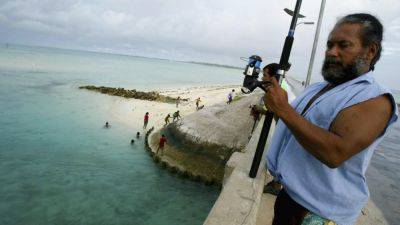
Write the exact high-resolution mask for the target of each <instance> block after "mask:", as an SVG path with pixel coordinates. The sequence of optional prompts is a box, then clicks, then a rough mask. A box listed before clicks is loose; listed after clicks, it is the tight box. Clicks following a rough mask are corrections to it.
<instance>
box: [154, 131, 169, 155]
mask: <svg viewBox="0 0 400 225" xmlns="http://www.w3.org/2000/svg"><path fill="white" fill-rule="evenodd" d="M165 143H167V137H165V135H164V134H163V135H161V138H160V142H158V149H157V152H156V154H158V151H159V150H160V149H161V155H162V154H163V151H164V145H165Z"/></svg>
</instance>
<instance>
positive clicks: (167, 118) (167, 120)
mask: <svg viewBox="0 0 400 225" xmlns="http://www.w3.org/2000/svg"><path fill="white" fill-rule="evenodd" d="M170 117H171V115H169V113H168V115H167V116H166V117H165V118H164V121H165V124H164V126H167V125H168V124H169V118H170Z"/></svg>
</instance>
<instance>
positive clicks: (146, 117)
mask: <svg viewBox="0 0 400 225" xmlns="http://www.w3.org/2000/svg"><path fill="white" fill-rule="evenodd" d="M147 123H149V112H146V114H144V125H143V129H146V128H147Z"/></svg>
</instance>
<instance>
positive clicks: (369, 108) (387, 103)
mask: <svg viewBox="0 0 400 225" xmlns="http://www.w3.org/2000/svg"><path fill="white" fill-rule="evenodd" d="M392 113H393V105H392V101H391V99H390V97H389V96H388V95H380V96H378V97H375V98H372V99H369V100H367V101H364V102H361V103H358V104H355V105H353V106H350V107H348V108H346V109H343V110H342V111H341V112H340V113H339V114H338V116H337V117H336V119H335V120H334V121H333V123H332V125H331V129H330V130H331V132H333V133H335V134H337V135H339V136H341V137H342V138H344V139H346V141H348V142H349V144H352V145H354V148H356V149H357V150H362V149H363V148H365V147H367V146H368V145H370V144H371V143H372V142H373V141H374V140H375V139H376V138H378V137H379V136H380V135H381V134H382V132H383V131H384V130H385V128H386V126H387V125H388V122H389V120H390V118H391V116H392Z"/></svg>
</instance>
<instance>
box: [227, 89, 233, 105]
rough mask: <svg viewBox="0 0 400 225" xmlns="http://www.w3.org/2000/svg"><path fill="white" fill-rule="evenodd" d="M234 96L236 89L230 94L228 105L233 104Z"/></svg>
mask: <svg viewBox="0 0 400 225" xmlns="http://www.w3.org/2000/svg"><path fill="white" fill-rule="evenodd" d="M234 94H235V89H232V91H231V92H229V94H228V101H227V102H226V103H227V104H228V105H229V104H231V102H232V101H233V97H234Z"/></svg>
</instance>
